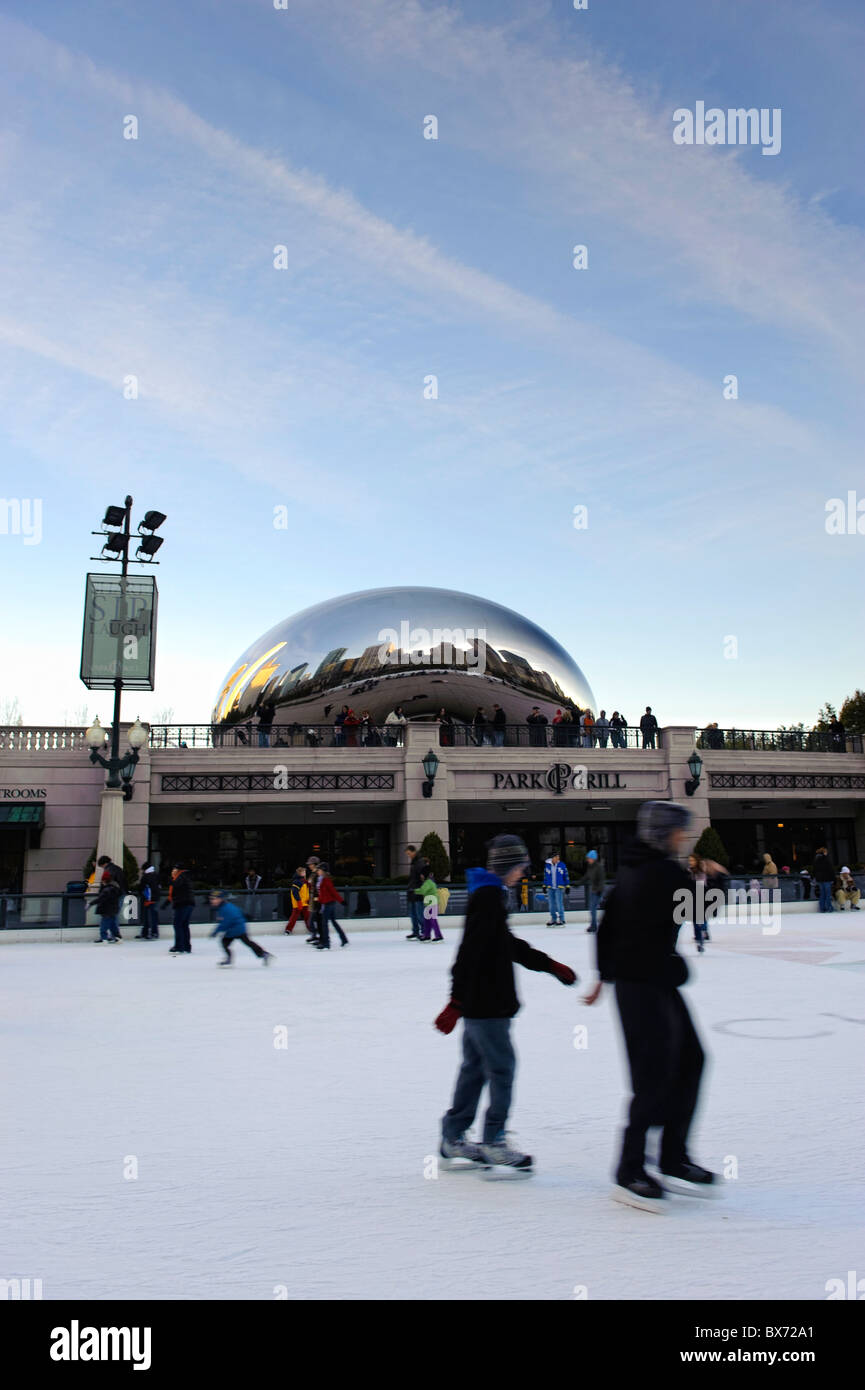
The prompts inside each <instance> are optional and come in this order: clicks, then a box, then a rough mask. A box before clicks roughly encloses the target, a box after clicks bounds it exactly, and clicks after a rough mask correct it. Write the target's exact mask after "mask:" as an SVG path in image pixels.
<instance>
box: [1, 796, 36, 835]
mask: <svg viewBox="0 0 865 1390" xmlns="http://www.w3.org/2000/svg"><path fill="white" fill-rule="evenodd" d="M3 824H5V825H32V826H35V827H36V829H37V830H42V829H43V828H44V825H45V802H44V801H30V802H28V804H27V805H26V806H0V825H3Z"/></svg>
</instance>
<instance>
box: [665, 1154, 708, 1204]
mask: <svg viewBox="0 0 865 1390" xmlns="http://www.w3.org/2000/svg"><path fill="white" fill-rule="evenodd" d="M659 1180H660V1182H661V1183H662V1184H663V1186H664V1187H665V1188H666V1189H667V1191H668V1192H676V1193H678V1194H679V1195H681V1196H683V1197H712V1198H714V1197H721V1196H722V1195H723V1191H724V1189H723V1187H722V1185H721V1183H720V1181H719V1178H718V1174H717V1173H712V1172H710V1171H709V1169H708V1168H701V1167H700V1165H699V1163H692V1162H691V1160H690V1159H689V1158H686V1159H685V1160H684V1161H683V1162H682V1163H676V1164H671V1165H669V1166H668V1167H667V1168H661V1169H660V1171H659Z"/></svg>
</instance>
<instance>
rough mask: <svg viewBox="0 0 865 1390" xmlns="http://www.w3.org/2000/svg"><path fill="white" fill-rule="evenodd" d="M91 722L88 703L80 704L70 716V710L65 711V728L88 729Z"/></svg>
mask: <svg viewBox="0 0 865 1390" xmlns="http://www.w3.org/2000/svg"><path fill="white" fill-rule="evenodd" d="M89 724H90V713H89V711H88V709H87V706H86V705H80V706H79V707H78V709H75V710H73V711H72V714H71V716H70V714H69V711H68V710H64V711H63V727H64V729H86V728H87V727H88V725H89Z"/></svg>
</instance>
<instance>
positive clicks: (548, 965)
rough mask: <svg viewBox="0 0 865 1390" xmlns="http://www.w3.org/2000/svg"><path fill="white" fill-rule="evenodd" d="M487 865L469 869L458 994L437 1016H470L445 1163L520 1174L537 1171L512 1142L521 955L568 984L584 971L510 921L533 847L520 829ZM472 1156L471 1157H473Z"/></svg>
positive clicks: (446, 1025)
mask: <svg viewBox="0 0 865 1390" xmlns="http://www.w3.org/2000/svg"><path fill="white" fill-rule="evenodd" d="M487 851H488V853H487V867H486V869H469V871H468V873H467V874H466V883H467V885H468V890H469V899H468V906H467V910H466V920H465V928H464V930H463V937H462V941H461V942H460V947H459V950H458V952H457V955H456V960H455V961H454V964H453V968H452V971H451V974H452V979H453V989H452V992H451V1000H450V1003H449V1004H448V1005H447V1007H446V1008H445V1009H443V1010H442V1012H441V1013H440V1014H439V1016H438V1018H437V1019H436V1020H435V1026H436V1028H438V1029H439V1031H440V1032H442V1033H450V1032H452V1031H453V1029H454V1028H455V1026H456V1024H457V1021H458V1019H460V1018H462V1020H463V1060H462V1066H461V1067H460V1070H459V1074H458V1076H457V1081H456V1088H455V1090H454V1097H453V1102H452V1104H451V1108H450V1110H448V1112H447V1114H446V1115H444V1116H443V1118H442V1142H441V1150H440V1152H441V1156H442V1159H443V1160H444V1162H445V1165H446V1166H448V1167H450V1166H463V1167H465V1166H471V1165H474V1164H478V1165H480V1166H482V1167H485V1168H487V1169H489V1168H492V1167H499V1166H502V1167H505V1168H507V1169H509V1170H510V1172H511V1174H512V1175H513V1176H520V1177H529V1176H531V1173H532V1159H531V1156H530V1155H529V1154H524V1153H519V1152H518V1151H517V1150H515V1149H512V1148H510V1146H509V1145H508V1144H507V1142H506V1138H505V1124H506V1122H507V1118H508V1111H509V1110H510V1104H511V1094H512V1091H513V1084H514V1071H515V1068H516V1056H515V1054H514V1049H513V1044H512V1043H511V1037H510V1030H511V1019H512V1018H513V1016H514V1014H516V1012H517V1010H518V1009H519V1007H520V1002H519V999H518V998H517V993H516V989H515V987H514V961H516V962H517V963H518V964H519V965H524V966H525V967H526V969H527V970H541V971H545V972H547V973H548V974H550V975H555V977H556V979H557V980H560V981H561V983H562V984H563V985H573V984H575V983H576V980H577V976H576V975H575V973H574V971H573V970H571V968H570V966H568V965H561V964H560V963H559V962H558V961H554V960H551V959H550V957H549V956H547V955H544V953H543V951H536V950H534V949H533V947H531V946H530V945H529V944H528V942H527V941H521V940H520V938H519V937H516V936H512V935H511V932H510V931H509V929H508V914H507V907H506V890H507V889H508V888H510V887H511V885H512V884H514V883H516V882H517V881H518V880H519V879H520V878H521V877H522V875H523V873H524V872H525V870H526V868H527V866H528V863H529V854H528V850H527V849H526V847H525V845H524V844H523V842H522V840H521V839H520V838H519V836H517V835H497V836H496V837H495V839H493V840H491V841H490V843H489V845H488V846H487ZM484 1085H488V1086H489V1092H490V1098H489V1107H488V1109H487V1112H486V1115H485V1116H484V1126H483V1138H482V1142H481V1143H480V1144H475V1143H472V1142H471V1141H469V1140H467V1139H466V1138H465V1133H466V1130H467V1129H468V1128H469V1127H470V1126H471V1125H472V1124H473V1123H474V1119H475V1115H476V1113H477V1108H478V1104H479V1102H480V1098H481V1092H482V1091H483V1088H484ZM466 1160H468V1163H466Z"/></svg>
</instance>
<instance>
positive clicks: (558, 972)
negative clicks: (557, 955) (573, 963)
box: [550, 960, 578, 985]
mask: <svg viewBox="0 0 865 1390" xmlns="http://www.w3.org/2000/svg"><path fill="white" fill-rule="evenodd" d="M550 974H551V975H555V977H556V979H557V980H561V982H562V984H563V985H575V984H576V983H577V979H578V976H577V974H576V972H575V971H573V970H572V969H571V967H570V966H569V965H561V964H560V963H559V961H557V960H554V961H553V968H552V970H551V971H550Z"/></svg>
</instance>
